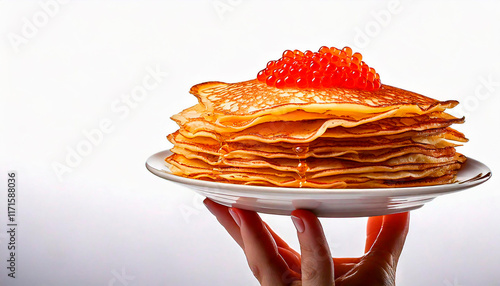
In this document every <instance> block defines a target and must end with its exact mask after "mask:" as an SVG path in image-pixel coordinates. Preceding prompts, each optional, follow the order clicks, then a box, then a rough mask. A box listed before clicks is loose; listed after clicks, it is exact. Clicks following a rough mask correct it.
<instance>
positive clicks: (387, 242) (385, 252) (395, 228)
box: [369, 212, 410, 267]
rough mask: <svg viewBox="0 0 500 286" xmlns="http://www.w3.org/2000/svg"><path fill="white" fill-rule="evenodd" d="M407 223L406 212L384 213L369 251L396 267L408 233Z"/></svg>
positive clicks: (407, 214) (408, 215)
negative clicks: (378, 230) (377, 233)
mask: <svg viewBox="0 0 500 286" xmlns="http://www.w3.org/2000/svg"><path fill="white" fill-rule="evenodd" d="M409 224H410V214H409V213H407V212H406V213H399V214H393V215H385V216H384V217H383V221H382V227H381V229H380V233H379V235H378V236H377V239H376V240H375V242H374V243H373V246H372V247H371V249H370V251H369V252H370V253H374V254H375V256H378V257H380V258H383V259H385V260H386V261H387V262H389V263H390V265H391V266H392V267H396V265H397V262H398V259H399V256H400V255H401V252H402V250H403V246H404V242H405V240H406V235H407V234H408V229H409Z"/></svg>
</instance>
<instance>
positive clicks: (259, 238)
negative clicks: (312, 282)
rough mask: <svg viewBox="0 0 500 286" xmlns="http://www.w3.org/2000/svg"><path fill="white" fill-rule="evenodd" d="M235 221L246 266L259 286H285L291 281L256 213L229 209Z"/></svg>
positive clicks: (283, 262)
mask: <svg viewBox="0 0 500 286" xmlns="http://www.w3.org/2000/svg"><path fill="white" fill-rule="evenodd" d="M230 211H231V212H232V215H233V216H234V219H235V221H239V224H240V230H241V237H242V239H243V245H244V246H245V247H244V249H245V255H246V257H247V261H248V265H249V266H250V269H251V270H252V272H253V274H254V276H255V277H256V278H257V280H259V282H260V284H261V285H287V284H290V283H291V282H292V281H284V280H285V279H290V277H289V274H290V271H289V269H288V266H287V264H286V262H285V260H284V259H283V258H282V257H281V256H280V255H279V253H278V246H277V245H276V242H275V241H274V239H273V237H272V235H271V233H270V232H269V231H268V230H267V228H266V226H265V225H264V223H263V222H262V220H261V219H260V217H259V215H258V214H257V213H256V212H252V211H247V210H241V209H237V208H231V209H230Z"/></svg>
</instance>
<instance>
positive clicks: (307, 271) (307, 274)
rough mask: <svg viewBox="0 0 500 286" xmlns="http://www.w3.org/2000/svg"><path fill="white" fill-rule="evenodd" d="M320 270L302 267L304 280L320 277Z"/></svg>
mask: <svg viewBox="0 0 500 286" xmlns="http://www.w3.org/2000/svg"><path fill="white" fill-rule="evenodd" d="M318 275H319V273H318V271H317V270H316V268H314V267H304V268H302V281H311V280H316V278H318Z"/></svg>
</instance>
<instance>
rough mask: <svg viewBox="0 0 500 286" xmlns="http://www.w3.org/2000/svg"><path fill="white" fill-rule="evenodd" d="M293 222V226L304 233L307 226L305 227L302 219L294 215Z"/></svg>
mask: <svg viewBox="0 0 500 286" xmlns="http://www.w3.org/2000/svg"><path fill="white" fill-rule="evenodd" d="M292 221H293V224H294V225H295V228H296V229H297V231H298V232H300V233H302V232H304V229H305V226H304V222H303V221H302V219H301V218H299V217H296V216H294V215H293V216H292Z"/></svg>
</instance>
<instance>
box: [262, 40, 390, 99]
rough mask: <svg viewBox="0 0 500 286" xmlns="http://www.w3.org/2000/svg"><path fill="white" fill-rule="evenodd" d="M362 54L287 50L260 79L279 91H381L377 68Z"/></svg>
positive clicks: (345, 50) (320, 50) (347, 49)
mask: <svg viewBox="0 0 500 286" xmlns="http://www.w3.org/2000/svg"><path fill="white" fill-rule="evenodd" d="M362 59H363V57H362V56H361V54H360V53H354V54H353V53H352V49H351V48H349V47H345V48H343V49H342V50H339V49H337V48H334V47H331V48H329V47H325V46H323V47H321V48H320V49H319V51H318V52H315V53H313V52H311V51H305V52H301V51H299V50H294V51H291V50H286V51H285V52H283V56H282V57H281V58H280V59H279V60H276V61H270V62H268V63H267V66H266V68H265V69H263V70H261V71H260V72H259V73H258V74H257V79H258V80H259V81H261V82H265V83H266V84H267V85H268V86H274V87H276V88H280V89H283V88H330V87H345V88H354V89H363V90H370V91H371V90H377V89H379V88H380V87H381V86H382V84H381V82H380V76H379V75H378V73H376V71H375V69H374V68H371V67H369V66H368V65H367V64H366V63H365V62H364V61H362Z"/></svg>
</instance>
